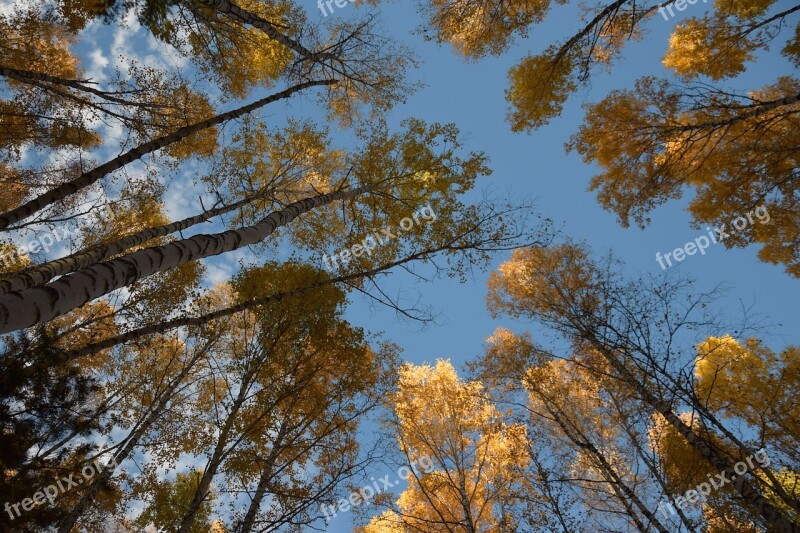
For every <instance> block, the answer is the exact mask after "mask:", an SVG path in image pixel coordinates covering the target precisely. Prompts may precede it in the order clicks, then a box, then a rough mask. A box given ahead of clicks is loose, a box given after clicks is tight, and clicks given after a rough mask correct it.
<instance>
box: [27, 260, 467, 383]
mask: <svg viewBox="0 0 800 533" xmlns="http://www.w3.org/2000/svg"><path fill="white" fill-rule="evenodd" d="M460 249H463V247H461V246H452V245H445V246H440V247H438V248H432V249H429V250H423V251H421V252H417V253H414V254H411V255H409V256H406V257H404V258H402V259H399V260H397V261H392V262H390V263H386V264H384V265H381V266H378V267H376V268H373V269H371V270H367V271H363V272H354V273H352V274H345V275H343V276H337V277H335V278H326V279H323V280H322V281H318V282H315V283H311V284H309V285H306V286H305V287H299V288H297V289H294V290H291V291H285V292H277V293H274V294H270V295H269V296H263V297H261V298H253V299H252V300H248V301H246V302H242V303H240V304H237V305H234V306H231V307H226V308H225V309H220V310H218V311H213V312H211V313H206V314H204V315H200V316H196V317H181V318H174V319H172V320H166V321H164V322H160V323H158V324H153V325H150V326H144V327H141V328H137V329H134V330H132V331H128V332H126V333H122V334H120V335H116V336H114V337H111V338H109V339H105V340H102V341H98V342H93V343H91V344H88V345H86V346H84V347H82V348H78V349H75V350H69V351H63V352H62V351H60V352H58V353H56V354H54V355H53V356H52V357H50V358H48V359H47V360H46V361H42V363H41V364H37V365H32V366H29V367H26V368H25V369H23V370H22V372H21V375H22V377H23V378H24V377H29V376H30V375H32V374H34V373H35V372H38V371H40V370H42V369H47V368H51V367H54V366H58V365H61V364H64V363H66V362H68V361H74V360H76V359H79V358H81V357H84V356H87V355H92V354H95V353H97V352H99V351H100V350H105V349H107V348H113V347H114V346H118V345H120V344H123V343H126V342H131V341H135V340H138V339H141V338H144V337H147V336H149V335H154V334H164V333H166V332H167V331H170V330H172V329H176V328H181V327H187V326H202V325H204V324H207V323H208V322H210V321H212V320H216V319H218V318H224V317H226V316H231V315H235V314H236V313H241V312H242V311H247V310H248V309H252V308H254V307H258V306H259V305H264V304H268V303H271V302H279V301H281V300H283V299H284V298H290V297H292V296H296V295H299V294H304V293H306V292H308V291H312V290H314V289H318V288H320V287H324V286H326V285H331V284H334V283H343V282H345V281H352V280H356V279H360V278H365V277H370V276H373V275H375V274H378V273H380V272H384V271H386V270H389V269H391V268H394V267H396V266H400V265H403V264H406V263H410V262H411V261H416V260H418V259H423V258H425V257H427V256H429V255H432V254H434V253H437V252H440V251H443V250H460Z"/></svg>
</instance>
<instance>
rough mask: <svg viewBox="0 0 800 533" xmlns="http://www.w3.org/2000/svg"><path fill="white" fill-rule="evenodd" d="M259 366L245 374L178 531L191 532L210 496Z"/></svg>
mask: <svg viewBox="0 0 800 533" xmlns="http://www.w3.org/2000/svg"><path fill="white" fill-rule="evenodd" d="M258 368H259V365H258V364H254V366H253V367H251V368H250V369H249V370H248V371H247V373H246V374H245V376H243V379H242V383H240V384H239V392H238V393H237V395H236V399H235V400H234V402H233V405H231V409H230V411H228V416H226V417H225V422H224V423H223V425H222V428H221V429H220V432H219V436H218V437H217V443H216V445H215V446H214V452H213V453H212V454H211V458H210V459H209V460H208V464H206V467H205V468H204V469H203V477H201V478H200V483H199V484H198V485H197V488H196V489H195V491H194V496H192V501H191V502H190V503H189V508H188V509H187V510H186V513H185V514H184V515H183V519H182V520H181V525H180V528H178V533H189V530H191V529H192V525H193V524H194V521H195V519H196V518H197V513H198V512H199V511H200V506H201V505H203V502H204V501H205V499H206V497H208V491H209V489H210V488H211V481H212V480H213V479H214V476H216V475H217V471H218V470H219V467H220V465H222V461H223V459H224V458H225V456H227V454H228V452H226V450H225V447H226V446H227V445H228V437H229V436H230V433H231V430H232V429H233V424H234V422H236V418H237V416H238V415H239V410H240V409H241V408H242V405H244V402H245V400H246V399H247V394H248V393H249V391H250V386H251V385H252V384H253V378H254V377H255V374H256V372H257V370H258Z"/></svg>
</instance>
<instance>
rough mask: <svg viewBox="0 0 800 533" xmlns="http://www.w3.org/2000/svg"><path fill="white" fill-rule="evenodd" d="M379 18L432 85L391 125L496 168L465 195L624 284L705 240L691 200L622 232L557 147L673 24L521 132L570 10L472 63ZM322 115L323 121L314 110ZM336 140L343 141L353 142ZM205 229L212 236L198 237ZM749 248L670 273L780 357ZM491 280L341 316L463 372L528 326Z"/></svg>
mask: <svg viewBox="0 0 800 533" xmlns="http://www.w3.org/2000/svg"><path fill="white" fill-rule="evenodd" d="M302 1H304V2H307V6H306V7H307V9H308V13H309V19H310V20H311V21H316V20H318V21H319V22H322V21H323V16H322V14H321V13H320V11H319V10H318V9H317V7H316V3H315V1H314V0H302ZM781 3H785V2H779V4H781ZM363 9H364V8H356V7H354V6H353V5H352V4H348V6H347V7H345V8H341V9H338V8H337V9H335V10H334V14H333V15H332V17H340V16H341V17H350V16H353V15H356V14H358V12H359V11H361V10H363ZM704 9H706V4H703V3H702V2H698V3H697V4H695V5H690V6H688V7H687V9H686V10H685V11H684V12H683V13H682V14H681V16H693V15H700V14H701V12H702V11H703V10H704ZM379 11H380V13H381V19H382V21H383V27H384V28H385V29H386V31H387V33H388V34H389V36H391V37H394V38H396V39H398V40H400V41H401V42H403V43H405V44H406V45H408V46H410V47H411V48H412V50H414V51H415V53H416V54H417V57H418V58H419V59H420V60H421V61H422V63H421V65H420V67H419V69H417V70H415V71H412V72H411V73H410V76H411V81H422V82H424V83H425V84H426V87H425V88H423V89H421V90H419V91H418V92H416V93H415V94H413V95H412V96H411V97H409V98H408V101H407V102H406V103H404V104H401V105H398V106H397V107H396V108H395V109H394V110H393V111H392V113H391V114H390V121H389V122H390V124H391V125H394V126H398V125H399V123H400V121H401V120H403V119H405V118H408V117H417V118H421V119H424V120H426V121H429V122H454V123H456V124H457V125H458V126H459V128H460V129H461V132H462V135H463V138H464V140H465V141H466V143H465V144H466V148H467V149H470V150H480V151H484V152H485V153H487V154H488V155H489V157H490V159H491V162H490V166H491V168H492V169H493V171H494V172H493V175H492V176H491V177H488V178H485V179H483V180H482V181H479V182H478V190H477V191H475V192H474V193H473V198H475V199H477V198H479V196H480V191H481V190H490V191H492V192H493V193H494V194H495V195H511V196H512V197H514V198H518V199H530V200H534V201H535V203H536V205H537V206H538V209H539V211H540V212H541V214H542V215H543V216H546V217H549V218H551V219H552V220H553V221H554V222H555V223H556V224H557V225H558V226H560V227H561V228H562V231H563V234H564V235H565V236H569V237H570V238H572V239H574V240H582V241H586V242H587V243H589V245H590V246H591V247H592V248H593V249H594V250H595V251H596V252H597V253H599V254H602V253H605V252H607V251H609V250H613V252H614V253H615V255H616V256H617V257H618V258H620V259H622V260H623V261H624V262H625V263H626V265H627V269H628V270H629V272H630V273H631V275H636V274H637V273H651V274H658V273H659V272H660V270H661V269H660V267H659V266H658V263H657V262H656V260H655V255H656V252H661V253H664V252H667V251H670V250H673V249H674V248H677V247H680V246H683V245H684V244H685V243H686V242H687V241H690V240H693V239H694V238H695V237H697V236H698V235H700V234H701V233H702V232H701V230H697V229H694V228H692V227H691V225H690V218H689V216H688V214H687V213H686V212H685V206H686V203H687V201H686V200H687V199H684V200H682V201H673V202H671V203H669V204H668V205H666V206H663V207H661V208H659V209H657V210H655V211H654V212H653V213H652V217H651V218H652V223H651V224H650V225H649V226H648V227H647V228H646V229H644V230H640V229H638V228H628V229H625V228H622V227H621V226H620V225H619V224H618V222H617V220H616V218H615V216H614V215H613V214H611V213H609V212H606V211H604V210H602V209H601V208H600V207H599V206H598V205H597V202H596V200H595V197H594V194H593V193H590V192H588V191H587V185H588V182H589V179H590V178H591V177H592V176H593V175H594V174H595V173H596V172H597V169H596V168H593V167H592V166H588V165H585V164H583V163H582V162H581V161H580V159H579V158H578V156H577V155H576V154H566V153H565V151H564V147H563V146H564V143H565V142H566V141H567V140H568V139H569V136H570V135H571V134H573V133H574V132H575V131H576V130H577V127H578V125H579V124H580V123H581V121H582V117H583V110H582V108H581V106H582V104H584V103H589V102H596V101H598V100H600V99H601V98H602V97H603V96H605V95H606V94H607V93H608V91H610V90H612V89H615V88H626V87H631V86H632V85H633V82H634V81H635V80H636V79H638V78H640V77H642V76H645V75H656V76H668V72H667V71H666V70H665V69H664V68H663V67H662V65H661V57H662V56H663V54H664V52H665V50H666V47H667V41H668V37H669V34H670V32H671V30H672V28H673V26H674V24H675V23H676V22H678V21H679V20H680V18H681V17H680V16H676V17H675V18H673V19H671V20H669V21H664V20H663V19H662V18H661V17H660V16H656V17H654V18H653V19H652V20H650V21H649V23H648V25H647V28H648V30H649V31H648V33H647V34H646V35H645V36H644V37H643V38H642V39H641V40H640V41H637V42H632V43H629V44H628V46H627V48H626V50H625V54H624V57H623V59H622V61H620V62H619V63H617V64H615V65H614V66H613V68H612V69H611V71H610V72H595V73H594V76H593V78H592V81H591V85H590V87H588V88H582V89H581V90H579V91H578V92H577V93H576V94H574V95H573V96H572V97H571V98H570V100H569V101H568V102H567V104H566V105H565V106H564V112H563V113H562V115H561V116H560V117H558V118H557V119H555V120H553V121H552V122H551V124H550V125H548V126H545V127H544V128H542V129H540V130H539V131H536V132H533V133H531V134H515V133H513V132H512V131H511V129H510V127H509V125H508V123H507V122H506V120H505V115H506V112H507V104H506V101H505V99H504V91H505V89H506V87H507V72H508V69H509V68H510V67H511V66H513V65H515V64H516V63H517V62H518V61H519V60H520V59H521V58H522V57H524V56H525V55H526V54H527V53H528V52H534V53H536V52H538V51H540V50H542V49H543V48H544V47H546V46H547V45H549V44H551V43H554V42H557V41H562V40H564V39H565V38H568V37H569V36H571V35H572V34H573V33H575V32H576V31H577V30H578V29H579V28H580V24H581V23H580V21H579V19H578V16H577V9H576V7H575V6H555V7H554V9H553V10H552V12H551V14H550V15H549V16H548V17H547V19H546V20H545V21H544V22H543V23H542V24H540V25H538V26H536V27H535V28H533V29H532V31H531V32H530V35H529V36H528V37H527V38H525V39H518V40H517V42H516V43H515V44H514V45H513V46H511V47H510V49H509V50H508V51H507V52H505V53H504V54H502V55H501V56H500V57H489V58H486V59H483V60H481V61H478V62H467V61H465V60H464V59H463V58H461V57H460V56H458V55H456V54H455V52H454V51H453V50H452V49H451V48H450V47H449V46H447V45H442V46H440V45H437V44H435V43H432V42H426V41H424V40H423V39H422V37H421V36H419V35H417V34H414V33H413V30H414V29H415V28H416V27H417V26H418V25H419V24H420V23H421V22H422V20H421V18H420V17H419V15H418V14H417V12H416V7H415V3H414V2H408V1H401V0H396V1H392V2H386V3H384V4H383V5H382V6H381V7H380V8H379ZM134 26H135V23H134ZM779 49H780V47H779V46H775V47H774V49H773V51H772V52H771V53H769V54H767V55H765V56H762V57H761V58H760V59H759V61H758V62H757V63H755V64H751V66H750V69H749V71H748V73H747V74H746V75H744V76H742V77H741V78H739V79H737V80H733V81H729V82H726V84H725V85H726V86H727V87H729V88H732V89H736V90H739V91H743V90H748V89H754V88H757V87H759V86H760V85H763V84H765V83H768V82H770V81H772V80H773V79H774V78H775V77H776V75H777V74H776V73H781V72H790V71H791V66H790V65H789V63H788V62H787V61H786V60H784V59H783V58H782V57H781V56H780V55H779V54H778V53H777V50H779ZM79 52H80V54H81V55H82V56H83V57H85V58H86V60H87V65H88V66H89V67H90V68H89V69H88V70H89V74H90V75H91V76H93V77H94V78H95V79H98V80H101V79H102V78H103V77H104V76H108V75H109V74H110V69H111V68H112V67H113V66H114V63H115V58H116V57H117V56H118V55H119V54H126V55H136V56H138V57H140V58H142V59H143V60H144V61H145V62H148V61H151V62H153V63H154V64H158V63H159V62H172V61H179V60H177V59H175V57H174V56H170V55H166V56H165V55H164V54H163V51H162V50H161V49H160V47H159V45H158V43H156V42H155V41H154V40H153V39H152V37H149V36H147V35H145V34H144V32H138V34H137V35H136V36H134V37H132V36H131V35H130V34H129V33H127V32H117V31H112V30H111V29H109V28H106V27H101V26H99V25H94V26H93V27H91V28H90V29H89V30H88V31H87V32H86V34H85V39H84V42H83V43H82V44H81V45H80V47H79ZM178 65H179V66H180V65H181V63H179V64H178ZM275 109H276V110H277V109H283V108H275ZM288 109H289V112H290V113H294V112H303V113H305V112H309V110H311V109H314V108H313V104H312V103H311V102H309V101H307V102H305V103H301V104H293V107H289V108H288ZM311 112H312V113H314V111H311ZM265 115H267V116H268V117H270V118H274V119H275V120H276V121H280V120H281V117H282V115H281V111H275V110H272V108H270V110H268V111H267V112H265ZM316 118H317V119H319V120H324V117H323V116H322V114H321V113H320V114H318V115H317V116H316ZM106 134H108V135H114V136H118V135H121V132H119V131H107V132H106ZM335 136H336V137H341V138H342V140H343V141H344V140H346V139H347V138H348V137H349V136H350V133H348V132H343V133H340V134H336V135H335ZM106 155H113V154H110V153H109V154H106ZM195 172H196V169H194V168H185V169H183V170H182V172H181V176H182V178H183V179H179V180H177V181H174V182H171V183H170V185H169V190H168V192H167V195H166V199H165V200H166V201H165V204H166V206H167V208H168V210H169V212H170V215H171V216H172V218H173V219H174V218H177V217H180V216H182V215H186V214H189V213H194V212H196V211H197V205H196V203H195V202H194V200H195V199H196V197H197V195H198V194H201V193H202V191H201V190H200V189H199V188H196V187H194V186H193V185H192V184H191V180H190V178H191V177H192V176H193V175H195ZM209 229H210V227H209V226H206V227H205V228H204V231H209ZM377 229H380V228H376V230H377ZM756 251H757V249H756V248H755V247H750V248H747V249H743V250H742V249H735V250H726V249H724V247H723V246H721V245H716V246H712V247H711V248H710V249H709V250H708V252H707V253H706V255H704V256H700V255H695V256H693V257H689V258H687V259H686V260H685V261H683V263H681V265H680V266H679V267H676V268H678V269H680V271H681V273H682V274H685V275H688V276H691V277H693V278H696V279H697V280H698V281H699V287H700V288H701V289H706V290H710V289H712V288H714V287H716V286H718V285H720V284H724V285H725V286H726V287H727V288H728V291H727V293H726V296H725V298H724V299H723V300H720V301H719V302H718V305H719V309H720V310H722V311H724V312H726V313H727V314H729V315H730V316H731V317H735V316H736V315H737V313H739V312H740V309H741V308H748V309H750V313H752V314H754V315H756V316H758V317H760V319H761V321H762V322H764V323H768V324H771V327H770V328H769V330H768V333H767V334H765V335H763V338H765V340H766V341H767V342H768V344H769V345H770V346H771V347H773V348H774V349H780V348H782V347H784V346H785V345H786V344H790V343H794V344H797V343H800V327H799V326H800V314H799V313H798V304H797V302H798V301H800V298H799V297H800V283H798V280H796V279H794V278H791V277H789V276H787V275H786V274H785V273H784V272H783V268H782V267H780V266H771V265H767V264H764V263H762V262H760V261H758V260H757V258H756ZM246 256H247V253H246V252H239V253H235V254H228V255H226V256H224V257H222V258H214V259H213V260H211V261H208V265H209V268H208V273H209V280H210V281H217V280H222V279H224V278H225V277H227V276H228V275H230V274H232V273H234V272H235V271H236V262H237V261H238V259H240V258H244V257H246ZM507 257H508V255H507V254H506V255H498V256H497V257H496V259H495V260H494V262H493V264H492V265H491V268H490V270H489V271H491V270H493V269H494V268H496V266H497V265H498V264H499V263H500V262H501V261H503V260H505V259H507ZM487 277H488V272H486V273H481V272H476V273H475V275H474V276H473V277H472V278H471V279H470V280H469V281H468V282H467V283H464V284H461V283H458V282H456V281H454V280H450V279H447V278H445V279H440V280H437V281H436V282H435V283H419V282H418V281H416V280H414V279H412V278H410V277H409V276H407V275H403V274H400V273H398V274H397V275H395V276H392V277H391V278H390V279H388V280H387V281H386V282H385V284H384V285H383V286H384V289H385V290H386V291H387V292H388V293H390V294H407V295H409V296H411V295H416V293H417V292H418V293H420V294H421V295H422V298H423V300H422V301H423V304H426V305H429V306H431V308H432V309H433V311H434V312H435V313H436V315H437V322H436V324H433V325H428V326H427V327H424V328H421V327H420V324H418V323H414V322H409V321H407V320H400V319H398V318H397V316H396V315H395V314H394V312H393V311H392V310H390V309H388V308H384V307H380V306H374V305H372V303H371V302H369V301H366V300H362V299H361V298H360V297H358V296H355V297H354V299H353V302H352V305H351V307H350V308H349V309H348V312H347V317H348V318H349V320H350V321H351V322H352V323H353V324H355V325H358V326H362V327H364V328H366V329H368V330H370V331H373V332H375V331H383V332H384V333H385V338H386V339H387V340H391V341H393V342H395V343H397V344H398V345H400V346H401V348H402V349H403V357H404V358H405V359H406V360H407V361H411V362H415V363H422V362H433V361H435V360H436V359H437V358H450V359H451V360H452V361H453V363H454V364H455V365H456V366H457V367H460V366H461V365H462V364H463V363H464V362H465V361H467V360H469V359H470V358H472V357H473V356H475V355H476V354H478V353H479V352H481V350H482V343H483V341H484V339H485V338H486V337H488V336H489V335H491V334H492V332H493V330H494V329H495V328H496V327H498V326H501V325H502V326H508V327H511V328H512V329H517V330H519V329H528V328H527V326H526V325H525V324H514V323H512V322H511V321H509V320H492V319H491V318H490V317H489V314H488V312H487V311H486V307H485V297H486V279H487ZM531 331H532V332H533V334H534V337H536V336H537V333H538V332H537V331H536V330H535V329H533V330H531ZM387 473H391V471H390V470H386V471H385V472H384V471H379V470H376V471H375V472H374V474H375V475H376V477H380V476H383V475H384V474H387ZM351 517H352V515H351V514H348V515H346V516H344V517H341V518H340V519H338V520H337V521H336V522H334V523H333V524H332V525H331V530H346V529H349V524H350V518H351Z"/></svg>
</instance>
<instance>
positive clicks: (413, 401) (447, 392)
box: [363, 360, 529, 533]
mask: <svg viewBox="0 0 800 533" xmlns="http://www.w3.org/2000/svg"><path fill="white" fill-rule="evenodd" d="M391 403H392V405H393V407H394V411H395V416H396V418H395V419H392V420H390V421H389V424H390V426H391V427H392V429H393V430H394V432H395V434H394V436H395V437H396V438H397V441H398V447H399V450H400V453H401V456H402V457H403V461H404V464H405V465H406V469H407V470H409V471H412V475H411V476H410V477H409V478H408V482H409V487H408V488H407V489H406V490H405V491H404V492H403V493H402V494H401V495H400V498H399V499H398V500H397V502H396V503H395V504H394V505H392V506H391V507H390V509H388V510H387V511H386V512H384V513H383V514H381V515H379V516H377V517H375V518H373V519H372V521H371V522H370V524H368V525H367V526H366V527H364V528H363V531H364V533H372V532H382V531H406V530H415V531H467V532H470V533H476V532H481V531H498V530H502V531H513V530H516V527H517V521H518V516H519V515H518V513H517V511H519V509H520V506H521V505H522V501H523V498H522V494H523V493H524V491H525V488H526V487H525V484H524V482H523V478H522V476H521V475H520V473H521V471H522V470H524V469H525V467H526V466H527V464H528V461H529V457H528V456H527V453H526V450H525V442H526V434H525V427H524V426H522V425H518V424H513V423H507V422H506V421H504V416H503V413H502V412H500V411H499V410H498V409H497V408H496V407H495V406H494V405H493V404H492V403H491V401H490V400H489V398H488V397H487V396H486V393H485V391H484V390H483V388H482V386H481V384H480V383H478V382H463V381H461V380H460V379H459V378H458V376H457V374H456V372H455V369H454V368H453V366H452V365H451V364H450V363H449V362H448V361H443V360H439V361H438V362H437V363H436V365H435V366H429V365H423V366H414V365H410V364H407V365H405V366H404V367H402V368H401V370H400V379H399V383H398V389H397V393H396V394H395V395H394V396H393V397H392V399H391ZM426 462H429V463H432V468H431V469H429V471H427V472H421V473H416V472H413V468H414V467H415V465H418V464H422V465H424V464H425V463H426Z"/></svg>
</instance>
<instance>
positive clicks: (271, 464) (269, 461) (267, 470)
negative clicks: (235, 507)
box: [235, 418, 289, 533]
mask: <svg viewBox="0 0 800 533" xmlns="http://www.w3.org/2000/svg"><path fill="white" fill-rule="evenodd" d="M288 421H289V420H288V418H285V419H284V420H283V422H282V423H281V428H280V430H279V431H278V435H277V436H276V437H275V441H274V442H273V444H272V449H271V450H270V452H269V455H268V456H267V458H266V460H265V461H264V463H265V464H264V468H262V469H261V476H260V477H259V480H258V485H257V486H256V491H255V493H254V494H253V498H252V499H251V500H250V505H249V506H248V508H247V513H246V514H245V516H244V518H243V519H242V522H241V523H240V524H239V525H238V526H237V527H236V528H235V531H236V533H250V531H252V529H253V525H254V524H255V521H256V516H257V515H258V510H259V509H260V508H261V502H262V501H263V500H264V496H266V494H267V488H268V487H269V485H270V483H271V482H272V478H273V476H274V472H275V462H276V461H277V459H278V456H279V455H280V450H281V446H283V439H284V437H285V436H286V433H287V429H288V427H289V425H288Z"/></svg>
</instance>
